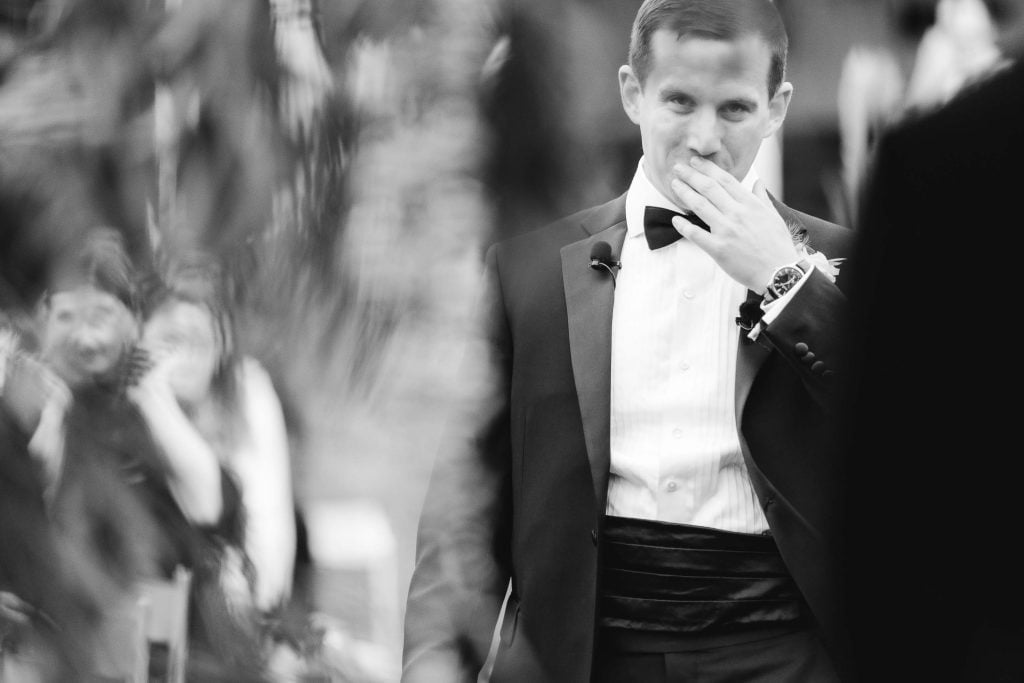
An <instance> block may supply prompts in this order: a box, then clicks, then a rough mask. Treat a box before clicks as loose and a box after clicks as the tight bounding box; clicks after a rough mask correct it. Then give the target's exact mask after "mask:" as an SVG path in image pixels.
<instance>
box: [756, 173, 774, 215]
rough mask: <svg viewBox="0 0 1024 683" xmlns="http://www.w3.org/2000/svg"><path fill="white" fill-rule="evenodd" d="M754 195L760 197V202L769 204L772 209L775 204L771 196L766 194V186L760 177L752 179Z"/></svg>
mask: <svg viewBox="0 0 1024 683" xmlns="http://www.w3.org/2000/svg"><path fill="white" fill-rule="evenodd" d="M754 196H755V197H757V198H758V199H760V200H761V203H763V204H764V205H765V206H770V207H772V208H773V209H774V208H775V204H774V203H772V198H771V197H770V196H768V188H767V187H765V186H764V183H762V182H761V179H760V178H758V179H757V180H756V181H754Z"/></svg>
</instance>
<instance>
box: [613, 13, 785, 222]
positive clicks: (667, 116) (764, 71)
mask: <svg viewBox="0 0 1024 683" xmlns="http://www.w3.org/2000/svg"><path fill="white" fill-rule="evenodd" d="M650 64H651V66H650V73H649V74H648V75H647V80H646V82H645V83H644V84H643V85H642V86H641V84H640V81H639V80H638V79H637V77H636V74H634V73H633V71H632V69H631V68H630V67H628V66H623V67H622V68H621V69H619V89H620V92H621V94H622V103H623V107H624V108H625V110H626V114H627V115H628V116H629V118H630V119H631V120H632V121H633V123H635V124H637V125H638V126H640V138H641V141H642V143H643V152H644V170H645V171H646V172H647V176H648V178H650V180H651V182H652V183H653V184H654V186H655V187H656V188H657V189H658V190H660V191H661V193H662V194H664V195H665V196H666V197H668V198H669V199H673V200H674V201H676V202H679V199H678V197H676V196H675V194H674V193H673V192H672V191H671V180H672V178H673V175H672V166H673V165H675V164H677V163H682V164H684V165H685V164H686V163H687V162H688V161H689V159H690V157H692V156H701V157H704V158H705V159H708V160H709V161H712V162H714V163H715V164H716V165H718V166H719V167H721V168H723V169H724V170H726V171H728V172H729V173H731V174H732V175H733V176H734V177H735V178H737V179H738V180H742V179H743V177H744V176H745V175H746V174H747V171H748V170H750V167H751V165H753V163H754V158H755V157H756V156H757V150H758V149H759V148H760V146H761V141H762V140H763V139H765V138H766V137H769V136H770V135H772V134H773V133H774V132H775V131H776V130H778V128H779V126H781V125H782V121H783V119H784V118H785V116H786V109H787V107H788V106H789V98H790V95H791V93H792V86H791V85H790V84H789V83H783V84H782V85H780V87H779V88H778V90H777V92H776V93H775V96H774V97H772V98H769V97H768V70H769V68H770V65H771V51H770V49H769V47H768V45H767V43H765V41H764V40H763V39H761V38H760V37H759V36H756V35H749V36H744V37H742V38H740V39H738V40H735V41H723V40H709V39H704V38H693V37H683V38H682V39H677V38H676V34H675V32H674V31H670V30H668V29H659V30H657V31H655V32H654V34H653V35H652V36H651V61H650ZM683 208H688V207H683Z"/></svg>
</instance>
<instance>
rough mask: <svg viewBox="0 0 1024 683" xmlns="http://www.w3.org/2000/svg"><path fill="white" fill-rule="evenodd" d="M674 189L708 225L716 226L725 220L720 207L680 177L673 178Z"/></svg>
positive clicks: (684, 202)
mask: <svg viewBox="0 0 1024 683" xmlns="http://www.w3.org/2000/svg"><path fill="white" fill-rule="evenodd" d="M672 190H673V192H675V193H676V194H677V195H678V196H679V199H680V200H682V202H683V204H685V205H686V206H688V207H689V208H690V210H691V211H693V212H694V213H695V214H697V215H698V216H700V217H701V219H702V220H703V221H704V222H705V223H707V224H708V225H710V226H712V227H714V226H715V225H716V224H717V225H721V224H722V223H723V222H724V221H725V216H724V215H723V214H722V212H721V211H720V210H719V209H718V207H716V206H715V205H714V204H713V203H712V202H711V201H710V200H709V199H708V198H707V197H705V196H704V195H702V194H700V193H699V192H697V191H696V190H695V189H693V188H692V187H690V186H689V185H687V184H686V183H684V182H683V181H681V180H679V179H678V178H675V179H673V180H672Z"/></svg>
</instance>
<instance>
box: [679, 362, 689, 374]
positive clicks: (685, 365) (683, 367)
mask: <svg viewBox="0 0 1024 683" xmlns="http://www.w3.org/2000/svg"><path fill="white" fill-rule="evenodd" d="M679 369H680V370H683V371H684V372H685V371H686V370H689V369H690V364H689V363H683V364H682V365H680V366H679Z"/></svg>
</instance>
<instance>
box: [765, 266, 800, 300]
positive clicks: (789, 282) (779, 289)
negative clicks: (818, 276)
mask: <svg viewBox="0 0 1024 683" xmlns="http://www.w3.org/2000/svg"><path fill="white" fill-rule="evenodd" d="M803 276H804V271H802V270H800V269H799V268H797V267H796V266H783V267H781V268H779V269H778V270H777V271H775V275H774V276H772V283H771V285H769V286H768V290H769V294H770V295H771V296H770V297H769V299H772V300H773V299H777V298H779V297H780V296H782V295H783V294H785V293H786V292H788V291H789V290H790V289H792V288H793V285H795V284H796V283H797V282H799V281H800V278H802V277H803Z"/></svg>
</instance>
